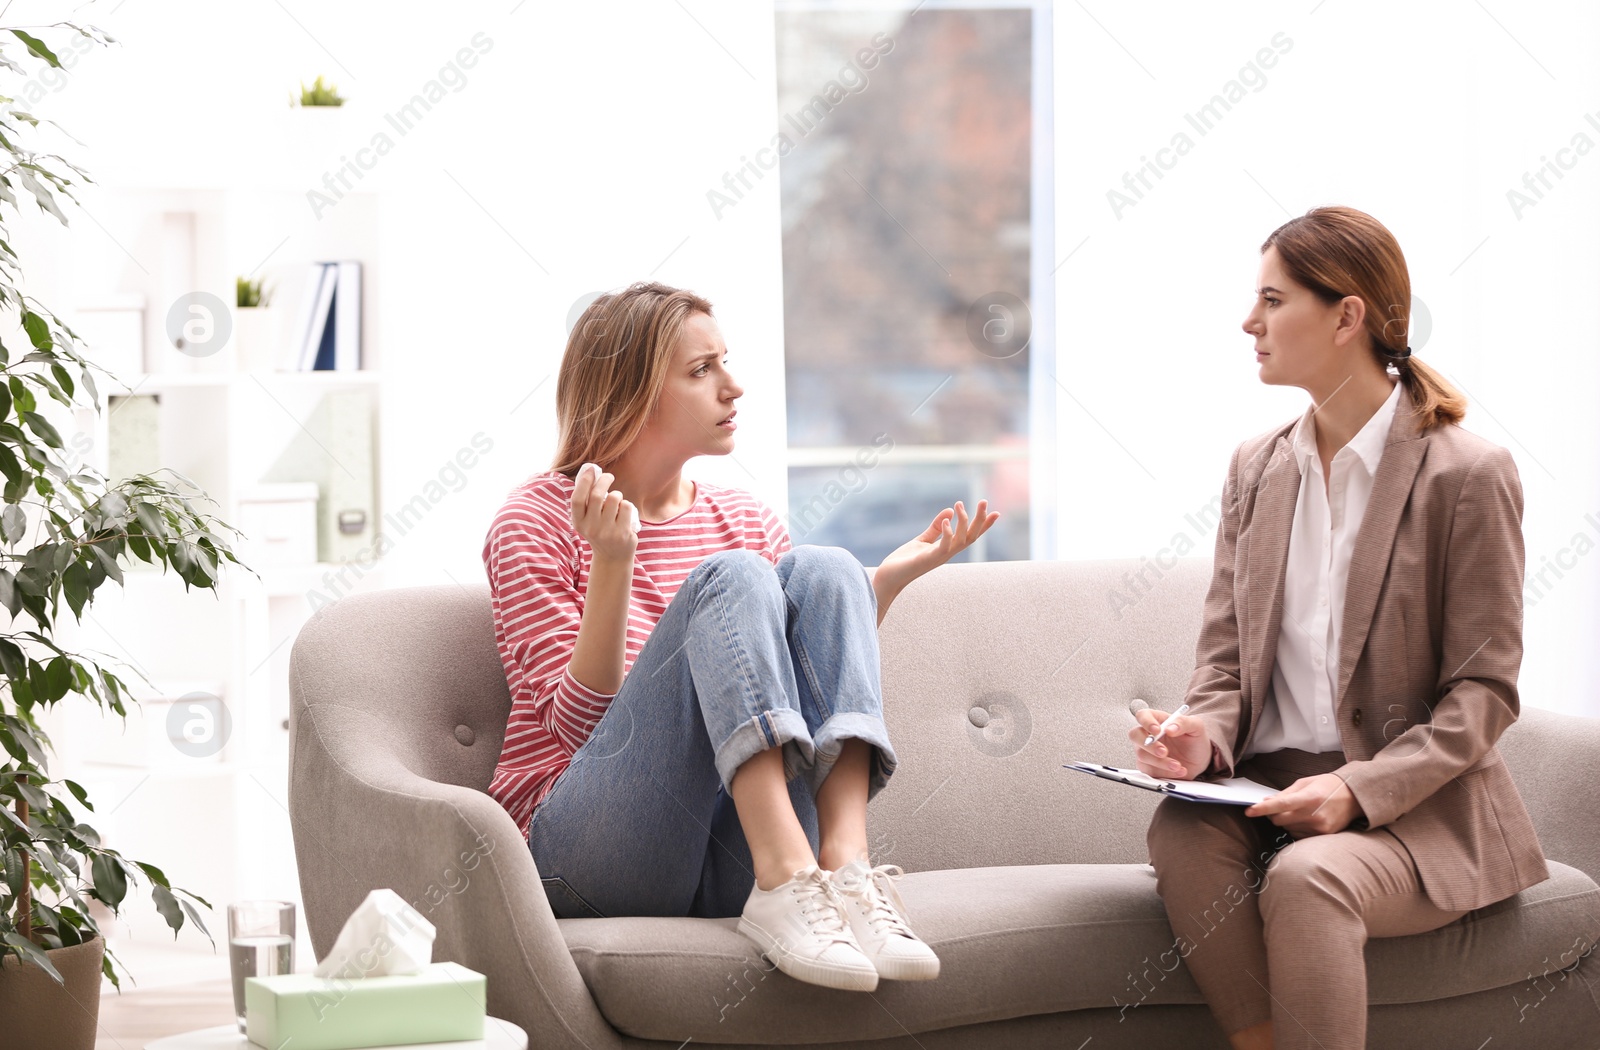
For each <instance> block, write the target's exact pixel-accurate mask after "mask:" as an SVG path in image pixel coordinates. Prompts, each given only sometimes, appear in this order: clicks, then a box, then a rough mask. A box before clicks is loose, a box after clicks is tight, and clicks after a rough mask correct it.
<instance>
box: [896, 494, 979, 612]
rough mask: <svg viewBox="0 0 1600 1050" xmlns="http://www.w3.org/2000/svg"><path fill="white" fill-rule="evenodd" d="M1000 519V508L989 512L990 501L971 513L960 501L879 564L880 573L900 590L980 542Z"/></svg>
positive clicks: (938, 515) (941, 513)
mask: <svg viewBox="0 0 1600 1050" xmlns="http://www.w3.org/2000/svg"><path fill="white" fill-rule="evenodd" d="M999 520H1000V514H999V512H998V511H996V512H995V513H993V514H991V513H989V501H988V500H986V499H984V500H979V501H978V512H977V513H976V514H974V515H973V516H972V517H971V518H968V517H967V508H966V507H964V506H963V505H962V504H961V501H960V500H957V501H956V505H955V506H954V507H946V508H945V509H944V510H941V511H940V512H939V513H938V514H936V515H934V518H933V524H931V525H929V526H928V527H927V529H925V530H923V532H922V534H921V535H920V536H917V537H916V538H914V539H911V540H909V541H907V542H906V543H903V544H901V545H900V546H899V547H898V548H897V549H896V550H895V551H894V552H893V553H891V554H890V555H889V556H888V557H887V558H885V559H883V563H882V564H881V565H879V566H878V573H877V576H878V578H879V579H880V580H882V581H883V583H884V584H886V585H888V587H889V588H890V589H891V590H892V591H893V592H894V593H898V592H899V591H900V590H902V589H904V588H905V586H906V585H907V584H909V583H910V582H911V581H912V580H914V579H916V578H917V577H918V576H921V575H922V574H923V573H925V572H929V571H931V570H933V569H937V568H938V567H939V566H941V565H943V564H944V563H945V562H947V561H949V560H950V559H951V558H953V557H955V556H956V555H957V554H959V553H961V552H962V551H964V550H966V549H967V548H968V547H970V546H972V545H973V543H975V542H977V539H978V537H979V536H982V535H983V534H984V533H986V532H988V531H989V526H991V525H993V524H994V523H995V522H997V521H999Z"/></svg>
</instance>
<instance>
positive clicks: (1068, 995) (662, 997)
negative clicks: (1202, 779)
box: [559, 863, 1600, 1045]
mask: <svg viewBox="0 0 1600 1050" xmlns="http://www.w3.org/2000/svg"><path fill="white" fill-rule="evenodd" d="M1550 870H1551V878H1550V879H1549V880H1547V881H1546V882H1544V883H1541V884H1540V885H1538V886H1535V887H1533V888H1531V889H1529V890H1526V891H1524V892H1523V893H1520V894H1518V895H1516V896H1515V897H1512V898H1510V899H1509V900H1507V901H1502V902H1500V903H1499V904H1495V905H1492V906H1490V907H1488V908H1484V909H1481V910H1480V911H1478V912H1475V913H1473V914H1471V915H1469V916H1467V917H1466V918H1464V919H1462V920H1461V921H1460V922H1457V923H1453V924H1451V925H1450V926H1447V927H1445V928H1444V929H1442V930H1436V931H1433V932H1431V933H1425V934H1420V935H1418V936H1415V937H1401V938H1388V939H1382V940H1375V941H1372V942H1371V943H1370V944H1369V945H1368V947H1367V965H1368V970H1369V973H1370V974H1371V975H1372V981H1371V999H1372V1001H1373V1002H1374V1003H1399V1002H1416V1001H1426V1000H1434V999H1443V998H1447V997H1450V996H1455V995H1462V994H1465V993H1467V992H1473V991H1481V990H1485V989H1493V988H1502V987H1507V986H1510V985H1514V984H1519V983H1521V982H1525V981H1526V980H1527V979H1528V977H1529V975H1530V974H1540V973H1544V972H1549V971H1552V970H1555V969H1560V968H1561V967H1563V966H1566V965H1569V964H1570V963H1572V962H1573V961H1575V956H1573V955H1572V951H1571V949H1572V947H1573V944H1574V942H1575V941H1582V942H1583V943H1585V944H1591V945H1592V944H1594V943H1596V942H1597V941H1600V887H1596V886H1595V884H1594V883H1593V882H1592V881H1591V880H1590V879H1589V877H1588V876H1587V875H1584V874H1583V873H1582V872H1579V871H1577V870H1575V869H1573V868H1568V867H1566V866H1564V865H1561V864H1555V863H1552V864H1551V865H1550ZM899 885H900V890H901V893H902V895H903V896H904V898H905V902H906V909H907V913H908V916H909V918H910V920H911V923H912V926H913V927H914V928H915V929H916V931H917V932H918V933H919V934H920V935H921V936H922V937H923V939H925V940H926V941H928V943H929V944H931V945H932V946H933V947H934V949H935V950H936V951H937V952H938V953H939V957H940V959H941V960H942V963H943V966H942V970H941V973H940V976H939V979H938V980H936V981H925V982H915V983H909V982H901V981H884V982H882V983H880V984H879V985H878V989H877V991H875V992H873V993H871V994H870V995H862V994H860V993H855V992H841V991H834V990H832V989H827V988H819V987H816V986H815V985H809V984H803V983H801V982H799V981H795V980H793V979H791V978H790V977H788V976H787V975H785V974H783V973H780V972H778V971H777V970H775V969H774V968H773V967H772V966H771V965H770V964H768V963H767V962H765V960H763V959H762V958H761V957H760V955H759V954H758V953H757V951H756V948H755V945H754V944H752V943H751V942H750V941H748V940H746V939H745V938H744V937H742V936H741V935H740V934H739V933H738V932H737V930H736V929H735V926H736V922H737V921H736V920H734V919H714V920H713V919H661V918H614V919H565V920H561V922H560V924H559V925H560V928H561V932H562V935H563V937H565V938H566V941H567V947H568V948H569V949H570V950H571V952H572V956H573V960H574V961H575V962H576V964H577V966H578V970H579V972H580V973H581V974H582V975H583V979H584V981H585V983H586V984H587V985H588V987H589V991H590V992H591V993H592V994H593V995H594V999H595V1002H596V1003H597V1004H598V1005H599V1007H600V1011H601V1013H602V1014H604V1015H605V1017H606V1019H607V1020H608V1021H609V1022H610V1023H611V1024H612V1025H613V1026H615V1027H616V1028H617V1029H618V1030H620V1031H622V1032H624V1033H626V1034H628V1035H632V1036H638V1037H640V1038H646V1039H660V1040H667V1041H670V1042H672V1043H673V1044H674V1045H678V1044H681V1043H682V1042H684V1041H685V1040H687V1039H693V1040H694V1041H695V1042H697V1043H742V1042H749V1043H765V1044H783V1043H807V1042H831V1041H836V1040H844V1039H878V1038H888V1037H892V1036H903V1035H905V1034H907V1033H911V1034H916V1033H920V1032H926V1031H931V1030H935V1029H939V1028H947V1027H954V1026H958V1025H966V1024H972V1023H974V1022H979V1021H990V1020H995V1019H999V1018H1009V1017H1022V1016H1028V1015H1032V1014H1045V1013H1055V1012H1059V1011H1065V1010H1078V1009H1085V1008H1090V1007H1113V1008H1117V1009H1122V1010H1129V1009H1138V1008H1139V1007H1140V1006H1144V1005H1153V1004H1158V1003H1187V1004H1198V1003H1202V1002H1203V1000H1202V998H1201V997H1200V993H1199V990H1198V989H1197V988H1196V987H1195V984H1194V981H1193V979H1192V978H1191V977H1190V975H1189V972H1188V969H1187V968H1186V967H1185V966H1183V965H1182V964H1181V961H1180V959H1179V956H1178V953H1177V951H1176V950H1175V948H1174V939H1173V934H1172V931H1171V928H1170V927H1169V926H1168V925H1167V918H1166V913H1165V912H1164V911H1163V910H1162V906H1161V901H1160V899H1159V898H1158V897H1157V896H1156V892H1155V874H1154V872H1152V871H1151V869H1150V867H1149V866H1148V865H1142V864H1058V865H1036V866H1019V867H1001V868H969V869H961V870H952V871H928V872H918V873H914V874H910V875H907V876H905V878H904V879H903V880H902V881H901V882H900V884H899ZM1564 952H1565V953H1567V955H1566V956H1565V957H1564V956H1563V954H1562V953H1564Z"/></svg>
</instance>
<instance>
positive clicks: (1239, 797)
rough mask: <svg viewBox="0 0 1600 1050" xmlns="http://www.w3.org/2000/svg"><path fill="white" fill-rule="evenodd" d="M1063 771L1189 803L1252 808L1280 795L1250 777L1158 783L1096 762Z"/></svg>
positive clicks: (1072, 765)
mask: <svg viewBox="0 0 1600 1050" xmlns="http://www.w3.org/2000/svg"><path fill="white" fill-rule="evenodd" d="M1062 768H1064V769H1075V770H1077V771H1078V772H1080V773H1087V774H1089V775H1090V776H1093V777H1099V778H1101V779H1102V780H1111V781H1115V782H1116V783H1118V784H1127V785H1128V786H1130V787H1136V788H1143V789H1144V790H1146V791H1154V792H1157V793H1158V794H1162V795H1170V796H1172V797H1173V798H1181V799H1184V800H1185V801H1188V802H1211V803H1217V804H1220V805H1224V806H1253V805H1255V804H1256V803H1257V802H1260V801H1261V800H1262V799H1264V798H1266V797H1267V796H1268V795H1275V794H1277V793H1278V791H1277V789H1276V788H1270V787H1267V785H1265V784H1259V783H1257V782H1256V781H1254V780H1251V779H1249V778H1248V777H1230V778H1229V779H1227V780H1157V779H1156V778H1155V777H1152V776H1148V775H1146V774H1144V773H1141V772H1139V771H1138V770H1137V769H1119V768H1118V767H1116V766H1102V765H1100V764H1098V763H1095V762H1068V763H1066V764H1065V765H1064V766H1063V767H1062Z"/></svg>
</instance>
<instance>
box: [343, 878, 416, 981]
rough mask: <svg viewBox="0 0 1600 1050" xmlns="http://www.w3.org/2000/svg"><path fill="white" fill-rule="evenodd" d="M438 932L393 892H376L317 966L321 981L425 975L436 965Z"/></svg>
mask: <svg viewBox="0 0 1600 1050" xmlns="http://www.w3.org/2000/svg"><path fill="white" fill-rule="evenodd" d="M436 932H437V931H435V930H434V928H433V923H431V922H429V921H428V920H427V919H424V918H423V917H422V913H421V912H419V911H417V909H415V908H413V907H412V906H411V905H409V904H407V903H406V902H405V901H404V900H403V899H402V898H401V896H400V895H399V894H398V893H396V892H395V891H394V890H387V889H385V890H373V891H372V892H371V893H369V894H367V899H366V900H364V901H362V902H361V906H360V907H358V908H357V909H356V910H355V911H354V912H353V913H351V915H350V918H348V919H346V920H345V924H344V928H343V929H341V930H340V931H339V937H338V939H337V940H335V941H334V942H333V950H332V951H330V952H329V953H328V954H327V956H326V957H324V958H323V960H322V961H321V962H319V963H318V964H317V969H316V975H317V976H318V977H343V978H355V977H388V976H393V975H397V974H414V973H421V972H422V970H423V968H424V967H426V966H427V965H428V964H429V963H430V962H432V961H433V938H434V934H435V933H436Z"/></svg>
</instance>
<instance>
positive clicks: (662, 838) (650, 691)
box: [484, 284, 999, 991]
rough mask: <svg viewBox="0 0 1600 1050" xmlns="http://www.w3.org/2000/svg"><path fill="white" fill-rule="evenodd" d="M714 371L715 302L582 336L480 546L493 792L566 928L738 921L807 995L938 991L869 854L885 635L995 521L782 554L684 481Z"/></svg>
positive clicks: (749, 523)
mask: <svg viewBox="0 0 1600 1050" xmlns="http://www.w3.org/2000/svg"><path fill="white" fill-rule="evenodd" d="M726 357H727V347H726V346H725V345H724V343H723V340H722V336H721V334H720V332H719V331H718V329H717V325H716V322H715V321H714V320H713V319H712V316H711V304H710V303H708V302H707V301H706V300H704V299H702V298H700V297H699V296H697V295H694V294H693V293H691V292H687V291H682V290H679V289H674V288H669V287H666V286H664V285H661V284H636V285H633V286H632V287H630V288H628V289H627V290H625V291H623V292H620V293H616V294H611V295H604V296H601V297H600V298H599V299H597V300H595V302H594V303H593V304H592V305H590V307H589V308H588V309H587V310H586V311H585V312H584V314H583V316H582V317H580V318H579V320H578V322H577V324H575V325H574V326H573V329H572V335H571V336H570V338H569V339H568V342H567V349H566V353H565V356H564V357H563V360H562V364H561V372H560V377H559V380H558V382H557V386H556V406H557V414H558V418H559V425H560V438H559V445H560V448H559V451H558V453H557V455H556V462H555V465H554V468H553V469H552V470H551V471H549V472H547V473H543V474H539V475H536V476H534V477H533V478H531V479H530V480H529V481H527V482H526V483H524V484H523V485H521V486H519V487H518V488H517V489H516V490H514V491H513V492H512V493H511V495H510V497H509V498H508V499H507V501H506V504H505V506H504V507H503V508H502V509H501V511H500V512H499V514H498V515H497V516H496V518H495V521H494V524H493V526H492V527H491V529H490V532H489V536H488V540H487V542H486V544H485V547H484V563H485V566H486V568H487V570H488V574H489V580H490V584H491V590H492V596H493V605H494V623H495V636H496V643H497V644H498V646H499V649H500V655H501V658H502V660H503V662H504V663H505V668H506V677H507V680H508V684H509V685H510V688H511V695H512V710H511V716H510V720H509V723H508V725H507V729H506V737H505V743H504V746H503V749H502V752H501V756H500V762H499V766H498V768H497V770H496V772H495V777H494V781H493V783H492V784H491V787H490V793H491V794H492V795H494V797H495V798H496V799H497V800H498V801H499V802H500V803H501V804H502V805H503V806H505V808H506V810H507V811H508V812H509V813H510V814H511V815H512V817H513V818H514V819H515V820H517V822H518V824H519V826H521V827H522V828H523V829H524V830H526V832H527V834H528V842H529V847H530V849H531V850H532V852H533V856H534V859H535V860H536V861H537V862H538V865H539V870H540V873H541V875H542V876H543V882H544V887H545V891H546V894H547V895H548V897H549V899H550V904H551V907H552V909H553V910H554V911H555V914H556V915H557V916H558V917H562V918H572V917H580V916H604V915H695V916H713V917H720V916H732V915H739V916H740V924H739V929H740V931H741V932H743V933H744V934H746V935H747V936H749V937H750V938H751V939H752V940H754V941H755V942H756V943H757V944H758V945H760V947H761V949H762V951H763V953H764V954H766V955H767V956H768V958H770V959H771V960H772V961H773V962H774V963H775V964H776V965H777V966H778V967H779V968H780V969H782V970H783V971H784V972H786V973H788V974H790V975H791V976H794V977H796V978H798V979H800V980H804V981H810V982H812V983H816V984H822V985H826V986H829V987H834V988H845V989H857V990H866V991H870V990H871V989H873V988H875V987H876V985H877V982H878V979H879V977H880V976H881V977H885V978H891V979H902V980H921V979H928V978H932V977H935V976H937V975H938V972H939V960H938V957H937V956H936V955H935V954H934V953H933V951H932V949H930V948H929V947H928V946H927V945H926V944H924V943H923V942H922V941H921V940H920V939H919V938H917V937H916V935H915V934H914V933H913V932H912V931H911V929H910V927H909V925H908V924H907V923H906V921H905V916H904V915H903V914H902V912H903V906H902V905H901V903H900V900H899V895H898V893H896V892H895V889H894V886H893V884H892V881H891V880H892V879H893V878H894V877H895V875H896V874H897V869H893V868H891V867H888V866H881V867H872V866H871V864H870V862H869V858H868V851H867V837H866V807H867V801H868V799H869V798H870V797H871V796H872V795H874V794H876V792H877V791H878V790H880V789H881V788H882V787H883V786H884V784H885V783H887V781H888V778H889V776H890V775H891V774H892V773H893V772H894V768H895V762H896V759H895V755H894V751H893V749H892V747H891V746H890V744H889V739H888V734H887V731H886V730H885V728H884V724H883V714H882V696H881V693H880V687H879V675H878V642H877V623H879V622H881V621H882V619H883V615H884V613H885V612H887V610H888V608H889V604H890V602H892V601H893V600H894V597H895V595H897V594H898V593H899V592H900V591H901V590H902V589H904V588H905V586H906V585H907V584H909V583H910V582H911V581H912V580H914V579H916V578H917V577H918V576H921V575H922V574H923V573H925V572H928V571H929V570H930V569H933V568H935V567H937V566H939V565H942V564H943V563H944V562H946V561H948V560H949V559H950V557H951V556H952V555H954V554H956V553H957V552H959V551H961V550H963V549H965V548H966V547H967V546H969V545H970V544H971V543H972V542H973V541H974V540H976V539H977V538H978V537H979V536H981V535H983V533H984V532H985V531H987V530H988V529H989V527H990V526H991V525H993V524H994V522H995V521H996V520H997V518H998V517H999V515H998V514H991V513H989V512H988V509H987V502H986V501H985V502H980V503H979V504H978V507H977V512H976V514H974V515H971V516H969V515H968V513H967V511H966V509H965V508H964V507H963V506H962V505H961V504H960V503H957V504H956V505H955V506H954V507H952V508H947V509H945V510H944V511H942V512H940V513H939V514H938V516H936V517H935V518H934V520H933V523H932V524H931V525H930V526H929V527H928V528H927V530H926V531H924V532H923V533H922V534H921V535H920V536H917V537H916V538H914V539H912V540H911V541H910V542H908V543H906V544H905V545H903V546H902V547H900V548H899V549H898V550H896V551H895V552H894V553H892V554H891V555H889V557H887V558H886V559H884V562H883V564H882V565H881V566H879V567H878V569H877V570H876V572H875V573H874V574H873V575H872V577H871V579H870V580H869V579H868V577H867V574H866V572H865V570H864V569H862V567H861V565H860V564H859V563H858V562H856V560H855V559H854V558H852V557H851V556H850V555H849V554H848V553H847V552H845V551H843V550H839V549H837V548H820V547H799V548H795V549H792V550H791V549H790V544H789V537H788V534H787V532H786V531H785V530H784V528H783V526H782V525H781V524H780V523H779V522H778V519H777V517H776V515H774V514H773V512H772V511H771V510H770V509H769V508H767V507H766V506H765V505H763V504H762V503H761V502H760V501H758V500H757V499H755V498H754V497H753V496H750V495H749V494H748V493H744V492H740V491H737V490H734V489H726V488H721V487H718V486H712V485H707V484H704V483H697V482H693V481H689V480H687V479H685V478H684V477H683V474H682V469H683V465H684V464H685V463H686V462H687V461H688V460H689V459H690V458H692V457H694V456H702V455H726V454H728V453H729V452H731V451H732V450H733V444H734V431H735V423H734V417H735V414H736V413H735V410H734V402H735V401H736V400H737V399H738V398H739V396H740V395H741V394H742V393H743V390H742V388H741V387H740V386H739V384H738V383H737V382H736V381H735V380H734V378H733V376H732V375H731V374H730V373H729V371H728V369H727V367H726V360H725V359H726Z"/></svg>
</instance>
